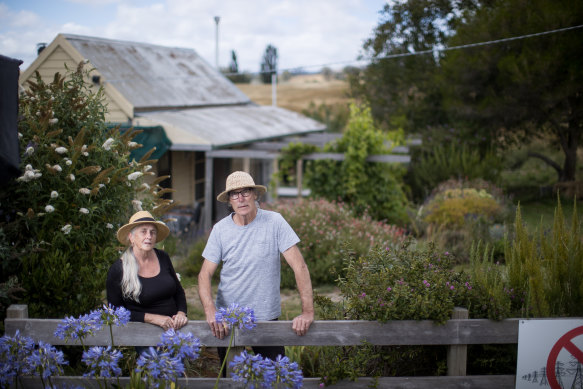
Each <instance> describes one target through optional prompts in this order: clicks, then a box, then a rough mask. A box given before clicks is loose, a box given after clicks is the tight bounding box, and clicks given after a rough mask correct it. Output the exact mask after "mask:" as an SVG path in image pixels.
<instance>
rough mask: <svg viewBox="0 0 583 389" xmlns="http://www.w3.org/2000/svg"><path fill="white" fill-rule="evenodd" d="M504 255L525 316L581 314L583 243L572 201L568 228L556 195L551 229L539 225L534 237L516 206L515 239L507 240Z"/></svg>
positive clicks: (511, 284)
mask: <svg viewBox="0 0 583 389" xmlns="http://www.w3.org/2000/svg"><path fill="white" fill-rule="evenodd" d="M504 256H505V258H506V263H507V277H508V284H509V288H511V289H513V290H515V291H524V292H525V300H526V312H525V315H528V316H534V317H552V316H582V315H583V283H582V282H581V279H582V277H583V242H582V240H581V225H580V223H579V219H578V216H577V207H576V203H575V202H574V204H573V213H572V219H571V226H570V227H567V226H566V225H565V219H564V216H563V210H562V208H561V202H560V198H557V208H556V210H555V217H554V222H553V226H552V229H551V230H550V231H543V230H542V225H541V226H540V227H539V231H538V232H537V233H535V234H534V235H533V236H530V235H529V234H528V231H527V229H526V226H524V225H523V222H522V217H521V214H520V208H518V209H517V211H516V219H515V223H514V239H513V240H508V241H507V244H506V247H505V249H504Z"/></svg>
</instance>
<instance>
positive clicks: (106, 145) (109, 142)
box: [101, 138, 114, 151]
mask: <svg viewBox="0 0 583 389" xmlns="http://www.w3.org/2000/svg"><path fill="white" fill-rule="evenodd" d="M113 142H114V139H113V138H108V139H107V140H106V141H105V142H104V143H103V145H102V146H101V147H103V148H104V149H105V150H107V151H109V150H111V145H112V144H113Z"/></svg>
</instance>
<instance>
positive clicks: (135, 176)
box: [128, 172, 144, 181]
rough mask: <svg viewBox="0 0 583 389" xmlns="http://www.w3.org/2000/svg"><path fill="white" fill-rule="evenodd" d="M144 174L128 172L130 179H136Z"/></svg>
mask: <svg viewBox="0 0 583 389" xmlns="http://www.w3.org/2000/svg"><path fill="white" fill-rule="evenodd" d="M143 175H144V173H142V172H133V173H130V174H128V180H130V181H135V180H137V179H138V178H140V177H141V176H143Z"/></svg>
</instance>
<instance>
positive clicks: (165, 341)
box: [157, 328, 200, 360]
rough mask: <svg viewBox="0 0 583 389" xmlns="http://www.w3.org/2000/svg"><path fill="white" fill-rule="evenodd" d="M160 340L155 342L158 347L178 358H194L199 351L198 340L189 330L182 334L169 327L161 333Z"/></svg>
mask: <svg viewBox="0 0 583 389" xmlns="http://www.w3.org/2000/svg"><path fill="white" fill-rule="evenodd" d="M160 340H161V342H160V343H158V344H157V346H158V347H160V348H161V349H163V350H166V351H168V352H169V353H170V354H171V355H172V356H174V357H177V358H180V359H185V358H186V359H190V360H195V359H197V358H198V355H199V353H200V340H199V339H198V338H195V337H194V336H193V335H192V334H191V333H190V332H189V333H188V334H183V333H181V332H176V331H174V328H170V329H169V330H168V331H166V332H164V333H163V334H162V336H161V337H160Z"/></svg>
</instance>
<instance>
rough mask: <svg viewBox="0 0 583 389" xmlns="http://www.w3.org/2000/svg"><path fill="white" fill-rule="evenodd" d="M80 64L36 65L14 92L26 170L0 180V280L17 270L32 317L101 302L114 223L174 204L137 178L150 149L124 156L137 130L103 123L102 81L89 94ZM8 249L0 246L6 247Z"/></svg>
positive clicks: (114, 252)
mask: <svg viewBox="0 0 583 389" xmlns="http://www.w3.org/2000/svg"><path fill="white" fill-rule="evenodd" d="M84 76H85V77H89V74H88V73H86V72H84V71H83V69H82V63H81V64H80V65H79V67H78V68H77V70H76V71H74V72H70V74H68V75H67V76H61V75H60V74H58V73H57V74H55V77H54V80H53V81H52V82H51V83H45V82H44V81H43V80H42V79H41V77H40V75H39V74H38V73H37V75H36V79H35V81H34V82H30V89H29V90H27V91H26V93H25V95H23V96H22V97H21V99H20V106H19V111H20V114H21V118H20V121H19V124H18V131H19V137H20V154H21V159H22V167H21V169H22V172H23V175H22V176H21V177H19V178H18V179H16V180H14V181H13V182H11V183H9V184H8V185H6V186H4V187H2V188H1V189H0V206H1V210H0V215H2V216H3V217H2V219H1V220H0V231H2V232H3V234H2V235H5V236H4V237H3V239H0V246H5V247H4V249H3V250H0V252H2V253H3V254H4V255H5V257H3V258H2V274H1V279H0V281H5V280H6V279H8V277H10V276H12V275H17V276H18V279H19V281H20V282H21V284H22V286H23V288H24V289H25V292H24V294H25V295H24V298H23V301H24V302H25V303H27V304H28V305H29V309H30V313H31V315H32V316H33V317H39V316H40V317H61V316H63V315H65V314H66V315H78V314H81V313H84V312H88V311H89V310H92V309H95V308H96V307H98V306H99V305H100V304H101V302H102V292H103V289H104V287H105V277H106V274H107V269H108V268H109V265H110V264H111V262H112V261H113V260H115V259H116V258H117V257H118V256H119V253H118V243H117V241H116V239H115V231H116V230H117V228H119V227H120V226H121V225H122V224H124V223H125V222H126V221H127V220H128V218H129V215H130V214H131V213H133V212H134V210H133V209H132V204H133V207H135V208H143V209H148V210H151V211H152V213H153V214H155V215H158V216H160V215H161V214H163V213H165V212H166V211H167V210H168V209H169V207H171V206H172V204H171V203H172V201H171V200H163V199H161V198H160V196H162V195H163V194H164V193H166V192H167V191H169V190H168V189H166V190H162V188H160V186H159V185H157V182H159V181H160V180H162V179H164V178H167V176H164V177H160V178H159V179H157V181H154V183H151V184H150V185H146V184H142V179H143V177H144V176H146V175H151V174H153V173H152V172H151V171H149V170H150V168H151V167H152V166H151V165H152V164H153V163H154V162H155V160H149V159H148V158H149V156H150V155H151V153H152V152H153V151H154V150H153V149H152V150H151V151H150V152H148V153H146V155H145V156H144V157H143V158H142V159H141V160H140V161H131V162H130V161H128V156H129V154H130V152H131V150H132V149H135V148H137V147H140V145H138V144H136V143H135V142H133V141H132V138H133V136H134V135H135V134H136V132H134V131H126V132H125V133H123V134H122V133H120V131H119V130H118V129H113V130H110V129H108V127H107V125H106V123H105V105H104V102H103V90H101V89H100V90H99V91H98V92H97V93H93V92H92V91H91V89H90V86H89V84H85V83H84V81H83V80H84ZM6 248H7V250H6Z"/></svg>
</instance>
